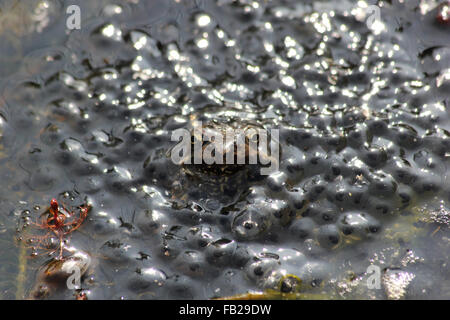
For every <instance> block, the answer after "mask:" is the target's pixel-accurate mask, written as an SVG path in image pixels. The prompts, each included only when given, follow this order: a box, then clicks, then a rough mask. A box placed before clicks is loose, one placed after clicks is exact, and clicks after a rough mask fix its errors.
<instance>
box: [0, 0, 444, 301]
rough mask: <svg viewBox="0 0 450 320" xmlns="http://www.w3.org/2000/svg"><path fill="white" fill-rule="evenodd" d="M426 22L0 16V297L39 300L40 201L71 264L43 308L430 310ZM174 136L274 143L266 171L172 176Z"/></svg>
mask: <svg viewBox="0 0 450 320" xmlns="http://www.w3.org/2000/svg"><path fill="white" fill-rule="evenodd" d="M440 3H443V2H439V1H397V0H393V1H379V2H376V1H347V0H344V1H296V0H273V1H252V0H217V1H207V0H196V1H189V0H182V1H180V0H170V1H168V0H155V1H142V0H141V1H139V0H128V1H117V2H114V1H95V2H94V1H89V2H88V1H73V0H70V1H62V0H61V1H56V0H55V1H50V0H47V1H29V2H27V1H1V2H0V52H1V54H0V71H1V78H0V163H1V165H0V177H1V180H0V181H1V188H0V203H1V210H0V252H1V253H2V254H1V255H0V299H24V298H37V297H41V296H39V295H36V288H38V287H39V286H40V285H42V283H43V280H42V277H40V276H39V273H40V271H39V269H40V268H41V267H42V266H43V265H45V264H46V263H48V261H49V260H51V259H55V256H54V255H52V256H45V255H38V256H36V257H31V252H32V250H31V249H30V248H28V246H27V245H26V243H24V242H23V241H18V238H21V237H23V236H24V233H25V232H27V230H28V228H24V229H22V227H23V224H24V221H27V220H35V219H38V218H39V217H40V216H41V214H42V213H44V212H45V211H46V210H47V208H48V207H49V204H50V200H51V199H52V198H56V199H58V201H59V202H60V203H61V204H64V205H66V206H68V207H70V208H72V209H74V210H76V208H77V206H80V205H82V204H86V203H89V204H90V205H91V206H92V208H91V210H90V211H89V214H88V216H87V218H86V219H85V220H84V221H83V223H82V225H81V227H80V228H78V229H77V230H74V231H73V232H71V233H70V235H67V237H66V238H67V239H66V240H67V246H69V245H70V246H71V247H73V248H76V250H81V251H83V252H85V253H87V254H88V255H89V257H90V259H89V266H88V268H86V270H84V269H83V271H86V272H84V273H83V277H82V279H81V289H80V290H71V289H68V288H62V289H61V288H60V289H59V290H56V289H54V288H53V287H52V286H51V285H49V289H48V291H47V292H46V293H45V295H44V296H43V297H44V298H49V299H74V298H75V297H77V296H78V297H80V295H83V297H86V298H88V299H210V298H221V297H230V296H235V295H245V294H247V293H249V292H259V293H262V295H263V296H264V297H267V298H273V299H275V298H290V299H294V298H327V299H388V298H389V299H400V298H402V299H403V298H405V299H429V298H434V299H449V298H450V281H449V279H450V267H449V263H448V259H449V253H450V232H449V222H450V177H449V172H450V171H449V168H450V167H449V157H450V117H449V109H448V108H449V106H450V25H449V23H448V22H447V23H446V22H445V21H444V20H443V19H442V18H441V19H437V18H436V17H437V16H438V12H439V10H444V9H443V8H442V7H439V5H440ZM71 5H76V6H78V8H79V9H80V14H81V20H80V29H73V30H70V29H69V28H68V26H69V25H70V24H68V23H67V19H69V18H70V17H71V14H72V13H66V9H67V8H68V7H69V6H71ZM193 119H200V120H202V121H204V122H208V121H209V122H211V121H215V122H216V123H221V124H227V123H230V122H233V123H238V124H241V125H242V124H246V123H254V124H256V125H257V126H259V127H261V128H266V129H278V130H279V143H280V149H281V153H280V161H279V170H278V171H277V172H274V173H272V174H271V175H268V176H262V175H259V174H257V173H255V170H254V168H252V167H251V166H243V167H242V168H239V169H238V170H237V171H235V172H232V173H221V172H220V170H210V171H208V172H206V171H205V170H198V171H197V170H188V169H187V168H186V166H180V165H177V164H175V163H173V162H172V161H171V159H170V157H168V156H167V153H168V151H169V150H170V149H171V148H172V147H173V145H174V142H173V141H171V134H172V132H173V131H174V130H176V129H178V128H192V121H193ZM194 167H195V165H194ZM65 254H66V255H67V256H68V255H69V253H65ZM53 261H54V260H53ZM300 282H301V283H300Z"/></svg>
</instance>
